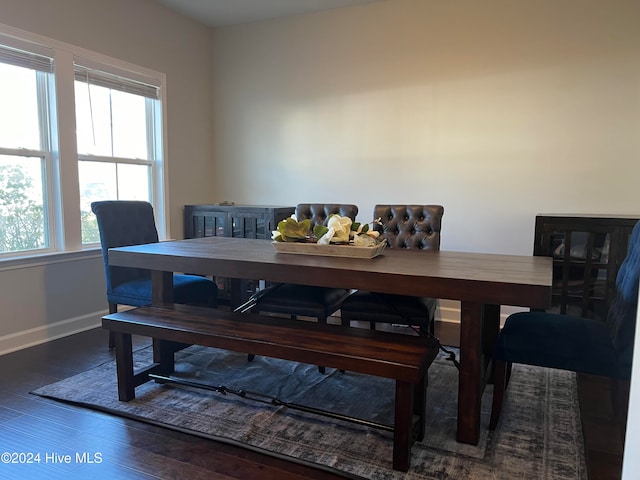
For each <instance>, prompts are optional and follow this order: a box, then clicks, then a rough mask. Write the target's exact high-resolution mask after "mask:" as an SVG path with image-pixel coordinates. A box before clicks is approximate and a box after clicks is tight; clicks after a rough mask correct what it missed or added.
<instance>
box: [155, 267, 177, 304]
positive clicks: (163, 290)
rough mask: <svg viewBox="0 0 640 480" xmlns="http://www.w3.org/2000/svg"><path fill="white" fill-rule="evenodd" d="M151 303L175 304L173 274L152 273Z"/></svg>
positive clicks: (156, 271)
mask: <svg viewBox="0 0 640 480" xmlns="http://www.w3.org/2000/svg"><path fill="white" fill-rule="evenodd" d="M151 303H152V304H153V305H159V304H161V303H173V273H172V272H161V271H158V270H152V271H151Z"/></svg>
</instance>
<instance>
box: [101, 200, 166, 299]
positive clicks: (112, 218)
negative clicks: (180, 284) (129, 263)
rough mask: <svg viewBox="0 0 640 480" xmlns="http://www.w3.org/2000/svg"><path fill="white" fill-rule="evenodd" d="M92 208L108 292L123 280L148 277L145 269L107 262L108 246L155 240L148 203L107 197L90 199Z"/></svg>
mask: <svg viewBox="0 0 640 480" xmlns="http://www.w3.org/2000/svg"><path fill="white" fill-rule="evenodd" d="M91 211H92V212H93V213H94V214H95V215H96V219H97V221H98V230H99V232H100V243H101V247H102V260H103V262H104V271H105V277H106V281H107V294H108V295H109V294H111V293H112V291H113V288H115V287H116V286H118V285H121V284H122V283H125V282H129V281H132V280H142V279H150V278H151V273H150V272H149V271H148V270H143V269H139V268H128V267H111V266H109V249H110V248H115V247H126V246H129V245H142V244H145V243H156V242H158V231H157V230H156V223H155V219H154V217H153V207H152V206H151V204H150V203H148V202H141V201H128V200H109V201H102V202H93V203H92V204H91Z"/></svg>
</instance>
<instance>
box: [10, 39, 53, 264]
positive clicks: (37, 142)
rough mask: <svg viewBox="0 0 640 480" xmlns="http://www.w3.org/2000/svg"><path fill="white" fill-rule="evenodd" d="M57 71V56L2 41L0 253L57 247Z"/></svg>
mask: <svg viewBox="0 0 640 480" xmlns="http://www.w3.org/2000/svg"><path fill="white" fill-rule="evenodd" d="M52 71H53V59H52V58H51V57H47V56H42V55H38V54H34V53H31V52H27V51H23V50H20V49H14V48H7V47H3V46H1V45H0V105H2V108H0V253H6V252H10V253H16V252H28V251H37V250H46V249H49V248H50V247H51V238H52V237H51V235H50V229H49V220H50V205H49V202H48V201H47V191H48V181H47V178H48V173H49V172H50V171H51V170H52V164H51V150H50V142H49V138H50V131H49V121H48V120H49V117H50V114H49V113H50V106H49V103H48V98H49V85H50V82H51V80H52V74H51V72H52Z"/></svg>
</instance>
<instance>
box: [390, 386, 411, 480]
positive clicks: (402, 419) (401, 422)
mask: <svg viewBox="0 0 640 480" xmlns="http://www.w3.org/2000/svg"><path fill="white" fill-rule="evenodd" d="M412 417H413V384H411V383H408V382H401V381H399V380H397V381H396V407H395V418H394V421H393V469H394V470H399V471H401V472H406V471H407V470H409V461H410V458H411V444H412V443H413V436H412V433H413V432H412V428H411V427H412V423H411V422H412Z"/></svg>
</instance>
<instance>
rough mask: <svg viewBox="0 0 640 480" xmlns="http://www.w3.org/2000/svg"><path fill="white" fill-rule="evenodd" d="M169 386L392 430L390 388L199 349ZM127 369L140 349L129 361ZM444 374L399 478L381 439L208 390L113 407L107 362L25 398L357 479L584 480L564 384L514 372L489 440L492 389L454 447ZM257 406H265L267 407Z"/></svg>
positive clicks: (438, 367)
mask: <svg viewBox="0 0 640 480" xmlns="http://www.w3.org/2000/svg"><path fill="white" fill-rule="evenodd" d="M176 358H177V362H176V374H175V375H176V376H179V377H181V378H184V379H188V380H197V381H199V382H200V381H203V382H206V383H208V384H211V385H215V386H225V387H227V388H229V389H233V390H248V391H251V392H258V393H260V394H265V395H267V396H270V397H276V398H278V399H279V400H281V401H283V402H287V403H294V404H302V405H308V406H312V407H316V408H321V409H325V410H331V411H336V412H339V413H342V414H345V415H353V416H356V417H358V418H363V419H366V420H370V421H373V422H376V423H380V424H388V425H391V424H392V423H393V402H394V398H393V392H394V383H393V382H392V381H390V380H387V379H381V378H376V377H372V376H368V375H360V374H355V373H352V372H348V371H347V372H344V373H342V372H339V371H334V370H331V369H327V373H326V374H320V373H319V372H318V369H317V367H316V366H314V365H306V364H300V363H295V362H288V361H284V360H278V359H272V358H267V357H256V358H255V360H254V361H252V362H248V361H247V356H246V355H243V354H237V353H233V352H227V351H223V350H218V349H212V348H205V347H197V346H193V347H190V348H188V349H186V350H184V351H182V352H180V353H178V354H177V355H176ZM134 359H135V363H136V366H137V367H142V366H145V365H146V364H148V363H149V362H150V360H151V349H150V348H145V349H142V350H139V351H137V352H135V354H134ZM457 378H458V375H457V370H456V368H455V366H454V365H453V364H452V363H450V362H449V361H448V360H446V358H445V357H438V358H437V359H436V361H435V362H434V363H433V365H432V366H431V368H430V369H429V387H428V393H427V429H426V432H427V433H426V435H425V438H424V441H422V442H420V443H416V444H415V445H414V446H413V449H412V452H411V466H410V469H409V471H408V472H407V473H403V472H397V471H394V470H392V469H391V458H392V433H390V432H388V431H385V430H382V429H378V428H373V427H369V426H363V425H358V424H353V423H350V422H346V421H344V420H340V419H333V418H327V417H324V416H318V415H316V414H313V413H307V412H304V411H300V410H296V409H291V408H287V407H286V406H282V405H277V404H272V403H263V402H260V401H256V400H252V399H247V398H241V397H238V396H235V395H230V394H226V395H225V394H221V393H218V392H215V391H208V390H201V389H196V388H192V387H188V386H187V387H185V386H181V385H174V384H161V383H156V382H148V383H146V384H144V385H141V386H140V387H138V388H137V389H136V398H135V400H132V401H130V402H119V401H118V399H117V383H116V373H115V363H114V362H107V363H105V364H103V365H101V366H99V367H96V368H94V369H92V370H89V371H87V372H84V373H81V374H79V375H76V376H74V377H71V378H68V379H66V380H63V381H60V382H57V383H54V384H52V385H48V386H45V387H42V388H40V389H38V390H36V391H34V392H32V393H34V394H37V395H40V396H44V397H49V398H54V399H57V400H61V401H65V402H71V403H74V404H77V405H80V406H84V407H88V408H93V409H99V410H102V411H106V412H110V413H113V414H116V415H122V416H126V417H129V418H134V419H137V420H140V421H145V422H150V423H154V424H157V425H162V426H164V427H167V428H173V429H176V430H180V431H183V432H188V433H191V434H194V435H199V436H203V437H206V438H211V439H215V440H218V441H225V442H230V443H234V444H239V445H242V446H245V447H247V448H251V449H255V450H259V451H262V452H265V453H268V454H271V455H275V456H280V457H283V458H286V459H288V460H292V461H298V462H302V463H306V464H312V465H314V466H317V467H319V468H323V469H327V470H331V471H334V472H339V473H341V474H342V475H344V476H345V477H348V478H365V479H372V480H377V479H390V480H413V479H496V480H498V479H505V480H507V479H508V480H514V479H525V478H526V479H527V480H531V479H554V480H564V479H567V480H569V479H571V480H574V479H583V478H586V477H587V474H586V465H585V461H584V447H583V441H582V426H581V423H580V414H579V407H578V403H577V393H576V380H575V375H574V374H573V373H570V372H564V371H558V370H551V369H544V368H537V367H529V366H522V365H516V366H514V370H513V374H512V381H511V383H510V385H509V389H508V394H507V399H506V403H505V406H504V409H503V413H502V414H503V418H502V420H501V423H500V425H499V427H498V429H496V430H495V431H493V432H490V431H489V430H488V421H489V414H490V402H491V393H492V392H491V387H490V386H489V387H488V388H487V391H486V392H485V395H484V397H483V407H482V425H481V432H482V435H481V439H480V442H479V445H478V446H471V445H465V444H460V443H458V442H456V440H455V432H456V409H457V385H458V381H457ZM267 402H268V401H267Z"/></svg>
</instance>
